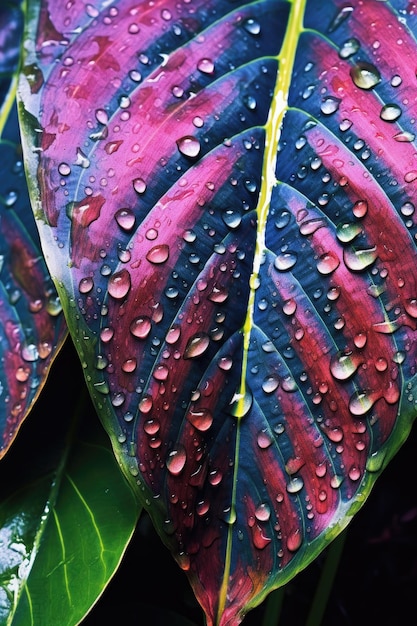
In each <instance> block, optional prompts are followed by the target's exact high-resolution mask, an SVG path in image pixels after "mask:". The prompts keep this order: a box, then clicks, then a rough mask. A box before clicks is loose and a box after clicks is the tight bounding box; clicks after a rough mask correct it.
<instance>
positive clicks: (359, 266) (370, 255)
mask: <svg viewBox="0 0 417 626" xmlns="http://www.w3.org/2000/svg"><path fill="white" fill-rule="evenodd" d="M377 256H378V255H377V248H376V246H374V247H373V248H369V249H367V250H354V249H352V250H344V251H343V260H344V262H345V265H346V267H347V268H349V269H350V270H352V271H353V272H360V271H362V270H365V269H366V268H368V267H369V266H370V265H372V264H373V263H374V262H375V260H376V258H377Z"/></svg>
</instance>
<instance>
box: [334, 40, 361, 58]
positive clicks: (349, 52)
mask: <svg viewBox="0 0 417 626" xmlns="http://www.w3.org/2000/svg"><path fill="white" fill-rule="evenodd" d="M360 47H361V44H360V43H359V41H358V40H357V39H356V38H355V37H351V38H350V39H347V40H346V41H345V42H344V43H343V45H342V47H341V48H340V50H339V56H340V58H341V59H348V58H349V57H351V56H353V55H354V54H356V52H357V51H358V50H359V48H360Z"/></svg>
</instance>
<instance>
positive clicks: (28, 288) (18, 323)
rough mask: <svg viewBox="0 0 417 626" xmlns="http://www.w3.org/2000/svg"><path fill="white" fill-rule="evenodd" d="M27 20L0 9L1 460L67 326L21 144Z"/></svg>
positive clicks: (12, 7) (11, 6)
mask: <svg viewBox="0 0 417 626" xmlns="http://www.w3.org/2000/svg"><path fill="white" fill-rule="evenodd" d="M22 29H23V15H22V12H21V8H20V3H17V2H10V3H7V4H5V5H3V6H2V7H1V9H0V74H1V80H0V111H1V116H0V135H1V138H0V172H1V182H0V326H1V333H0V339H1V341H0V397H1V409H0V457H2V456H4V454H5V453H6V452H7V450H8V449H9V447H10V445H11V443H12V441H13V440H14V438H15V437H16V434H17V432H18V430H19V428H20V426H21V424H22V422H23V420H24V419H25V417H26V415H27V414H28V412H29V410H30V408H31V406H32V405H33V402H34V401H35V399H36V397H37V395H38V393H39V391H40V389H41V387H42V385H43V383H44V382H45V380H46V377H47V373H48V369H49V367H50V365H51V362H52V359H53V358H54V356H55V354H56V351H57V349H58V347H59V346H60V345H61V343H62V341H63V339H64V337H65V335H66V326H65V321H64V318H63V313H62V308H61V305H60V302H59V298H58V295H57V292H56V289H55V286H54V284H53V282H52V280H51V278H50V276H49V273H48V270H47V268H46V265H45V262H44V260H43V257H42V252H41V247H40V241H39V235H38V231H37V228H36V224H35V220H34V218H33V213H32V209H31V206H30V201H29V196H28V192H27V184H26V178H25V172H24V165H23V159H22V150H21V146H20V133H19V126H18V120H17V110H16V105H15V103H14V90H13V87H12V81H13V76H14V73H15V72H16V70H17V66H18V62H19V54H20V42H21V37H22Z"/></svg>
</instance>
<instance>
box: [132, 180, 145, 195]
mask: <svg viewBox="0 0 417 626" xmlns="http://www.w3.org/2000/svg"><path fill="white" fill-rule="evenodd" d="M132 185H133V189H134V190H135V191H136V193H138V194H143V193H145V191H146V182H145V181H144V180H143V178H135V179H134V180H133V181H132Z"/></svg>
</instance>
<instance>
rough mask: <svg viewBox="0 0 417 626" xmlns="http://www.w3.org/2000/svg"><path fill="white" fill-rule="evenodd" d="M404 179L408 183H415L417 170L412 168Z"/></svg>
mask: <svg viewBox="0 0 417 626" xmlns="http://www.w3.org/2000/svg"><path fill="white" fill-rule="evenodd" d="M404 180H405V182H406V183H413V182H414V181H415V180H417V171H416V170H411V171H409V172H407V173H406V174H405V175H404Z"/></svg>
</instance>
